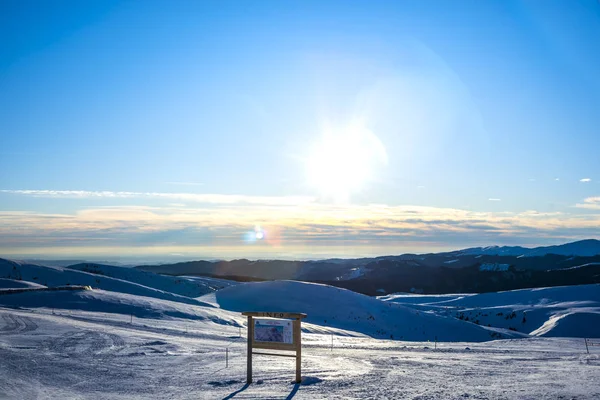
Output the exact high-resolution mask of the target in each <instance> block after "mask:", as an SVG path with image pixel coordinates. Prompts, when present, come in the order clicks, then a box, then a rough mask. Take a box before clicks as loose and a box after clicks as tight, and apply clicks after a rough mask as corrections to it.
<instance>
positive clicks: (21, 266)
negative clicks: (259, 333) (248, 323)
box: [0, 259, 208, 305]
mask: <svg viewBox="0 0 600 400" xmlns="http://www.w3.org/2000/svg"><path fill="white" fill-rule="evenodd" d="M113 268H120V267H113ZM109 270H110V268H109ZM129 271H130V269H128V268H122V273H123V274H124V275H127V274H128V273H129ZM113 272H114V271H113ZM138 272H139V271H138ZM132 276H133V275H130V276H129V278H130V279H131V278H132ZM124 277H127V276H124ZM0 278H7V279H13V280H19V281H27V282H32V283H37V284H40V285H44V286H49V287H52V286H65V285H88V286H91V287H93V288H99V289H104V290H109V291H113V292H118V293H127V294H133V295H138V296H146V297H153V298H157V299H163V300H171V301H177V302H181V303H188V304H197V305H200V304H201V303H200V302H198V300H195V299H193V298H191V297H187V296H182V295H179V294H175V293H171V292H169V291H166V290H161V289H156V288H154V287H149V286H144V285H142V284H140V283H137V282H132V281H128V280H125V279H118V278H113V277H110V276H106V275H98V274H92V273H89V272H84V271H79V270H76V269H71V268H64V267H49V266H42V265H35V264H27V263H20V262H16V261H10V260H5V259H0ZM135 278H139V276H136V277H135ZM151 281H152V282H153V283H152V284H153V285H154V286H156V287H160V286H161V285H163V284H164V279H163V277H162V276H160V275H154V277H152V279H151ZM173 286H174V285H169V288H172V287H173ZM207 292H208V291H207ZM205 293H206V292H205Z"/></svg>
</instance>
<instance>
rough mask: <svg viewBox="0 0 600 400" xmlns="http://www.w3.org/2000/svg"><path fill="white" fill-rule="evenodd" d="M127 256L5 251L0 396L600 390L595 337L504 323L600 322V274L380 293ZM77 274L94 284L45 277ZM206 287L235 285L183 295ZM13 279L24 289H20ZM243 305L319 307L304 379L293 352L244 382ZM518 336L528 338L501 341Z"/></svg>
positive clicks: (577, 327)
mask: <svg viewBox="0 0 600 400" xmlns="http://www.w3.org/2000/svg"><path fill="white" fill-rule="evenodd" d="M119 268H120V267H109V266H98V265H95V266H93V267H89V266H86V267H83V266H76V267H74V268H60V267H43V266H39V265H32V264H27V263H15V262H10V261H4V262H1V263H0V277H2V278H1V279H0V398H2V399H4V398H8V399H36V398H85V399H87V398H90V399H92V398H93V399H104V398H106V399H108V398H110V399H114V398H123V399H131V398H137V399H146V398H178V399H180V398H190V399H192V398H193V399H198V398H200V399H214V398H227V399H231V398H291V397H293V398H294V399H311V400H312V399H347V398H356V399H363V398H373V399H375V398H376V399H379V398H405V397H406V398H429V399H434V398H436V399H437V398H449V399H450V398H471V397H473V398H490V399H491V398H494V399H496V398H507V399H511V398H578V399H580V400H581V399H586V400H591V399H595V398H598V397H599V396H600V384H599V383H598V381H597V379H596V378H595V376H596V372H597V371H596V369H597V368H598V366H600V351H598V352H595V350H596V348H595V347H591V351H590V354H587V353H586V351H585V347H584V342H583V340H579V339H577V340H575V339H564V338H560V339H555V338H539V337H530V336H528V335H527V334H525V333H517V332H512V331H510V330H505V329H495V328H493V327H494V326H495V327H500V328H509V326H507V324H506V323H505V322H506V321H510V322H512V321H515V320H517V318H520V316H521V315H520V314H518V313H519V312H520V309H521V308H522V309H527V322H526V324H525V325H524V326H526V327H527V329H521V331H522V332H526V333H531V334H532V335H536V336H552V335H554V336H562V335H565V336H578V334H579V333H581V332H582V329H583V328H584V327H585V326H588V327H595V326H599V325H600V323H599V321H598V320H597V316H598V313H597V310H596V308H597V303H598V301H599V299H598V295H599V293H600V290H598V289H599V288H598V286H599V285H589V286H581V287H570V288H549V289H538V290H525V291H513V292H503V293H489V294H482V295H462V294H452V295H439V296H416V295H389V296H385V297H384V298H381V299H377V298H372V297H367V296H364V295H360V294H357V293H354V292H350V291H348V290H344V289H339V288H335V287H332V286H327V285H318V284H310V283H304V282H295V281H274V282H260V283H246V284H235V283H232V282H229V281H223V280H218V279H217V280H215V279H211V278H201V277H194V278H184V277H180V278H172V277H162V276H159V275H154V274H139V273H138V272H137V271H136V272H131V270H129V269H126V268H123V269H119ZM84 270H88V272H86V271H84ZM89 271H91V272H94V273H90V272H89ZM34 278H36V279H34ZM165 278H167V279H165ZM174 279H183V280H186V282H191V283H193V284H194V285H197V286H191V285H189V283H177V282H175V281H174ZM34 282H39V283H34ZM40 284H43V285H40ZM67 284H70V285H71V286H70V287H71V288H74V287H73V286H74V285H86V284H89V285H90V286H92V287H94V289H92V290H78V289H75V288H74V289H75V290H55V291H48V289H46V288H45V287H44V286H46V285H47V286H49V287H50V288H55V289H56V287H57V286H60V285H67ZM226 286H227V287H226ZM203 287H205V288H211V289H216V288H217V287H225V288H223V289H220V290H217V291H212V292H211V293H209V294H205V295H203V296H201V297H198V298H192V297H188V296H185V295H182V294H189V295H191V296H193V295H195V294H197V293H198V292H197V290H201V289H197V288H203ZM15 289H16V290H20V289H25V290H26V291H24V292H20V293H15V292H10V293H9V291H11V290H12V291H14V290H15ZM567 289H569V290H567ZM169 290H173V291H176V292H177V293H174V292H171V291H169ZM398 303H402V304H398ZM247 310H256V311H260V310H265V311H266V310H269V311H303V312H306V313H307V314H308V318H307V320H306V322H303V324H302V327H303V334H302V341H303V351H302V354H303V359H302V368H303V384H301V385H290V383H289V382H290V380H291V378H292V377H293V362H291V361H290V360H289V359H286V358H265V357H262V356H257V357H256V359H255V361H254V377H255V382H256V383H255V384H252V385H245V384H244V382H245V381H244V378H245V367H246V346H245V340H246V338H245V334H246V328H245V325H244V324H245V323H246V318H244V317H242V315H241V314H240V312H239V311H247ZM482 310H484V311H482ZM491 311H496V313H494V314H492V312H491ZM469 312H470V313H475V314H477V313H479V314H480V315H479V318H484V317H483V316H482V315H481V314H483V313H487V314H488V316H487V317H485V318H490V319H489V321H490V322H493V324H492V327H491V328H486V327H482V326H479V325H477V324H474V323H472V322H471V318H469V322H467V321H466V317H467V316H469V315H472V314H469ZM513 312H514V313H516V314H518V315H517V317H510V318H509V319H506V317H505V316H506V315H509V316H510V315H512V313H513ZM498 313H504V314H503V316H502V317H500V316H497V314H498ZM461 319H462V320H461ZM478 322H479V323H480V324H482V322H481V321H478ZM529 330H531V331H530V332H528V331H529ZM586 332H587V333H591V332H592V330H591V329H588V330H587V331H586ZM509 335H513V337H518V338H519V339H513V340H493V341H490V339H492V337H499V336H503V337H506V336H509ZM436 336H437V343H434V342H433V341H434V339H435V338H436ZM588 336H589V335H588ZM598 336H600V335H598ZM392 337H393V339H394V340H389V339H392ZM383 339H388V340H383ZM406 340H410V341H406ZM444 341H445V342H444ZM465 342H467V343H465ZM598 342H600V339H599V340H598ZM531 371H535V374H530V372H531Z"/></svg>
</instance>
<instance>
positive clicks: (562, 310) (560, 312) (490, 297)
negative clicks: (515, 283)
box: [379, 284, 600, 338]
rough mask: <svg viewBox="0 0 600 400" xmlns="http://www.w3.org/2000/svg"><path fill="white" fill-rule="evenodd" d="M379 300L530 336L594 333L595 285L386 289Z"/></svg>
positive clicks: (597, 324)
mask: <svg viewBox="0 0 600 400" xmlns="http://www.w3.org/2000/svg"><path fill="white" fill-rule="evenodd" d="M379 299H380V300H383V301H387V302H393V303H396V304H402V305H405V306H410V307H412V308H415V309H418V310H423V311H429V312H434V313H436V314H440V315H451V316H454V317H456V318H460V319H462V320H468V321H470V322H474V321H475V322H477V323H478V324H481V325H483V326H487V325H490V326H493V327H497V328H504V329H509V330H513V331H517V332H521V333H526V334H529V335H533V336H552V337H565V336H567V337H581V338H584V337H600V285H598V284H595V285H579V286H560V287H551V288H536V289H522V290H511V291H506V292H498V293H482V294H462V295H440V296H435V295H433V296H432V295H414V294H392V295H387V296H380V297H379Z"/></svg>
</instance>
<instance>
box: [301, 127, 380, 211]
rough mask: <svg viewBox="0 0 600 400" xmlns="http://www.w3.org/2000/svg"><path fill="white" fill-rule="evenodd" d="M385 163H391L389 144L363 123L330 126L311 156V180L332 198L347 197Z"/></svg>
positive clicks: (308, 173) (319, 190)
mask: <svg viewBox="0 0 600 400" xmlns="http://www.w3.org/2000/svg"><path fill="white" fill-rule="evenodd" d="M381 163H384V164H385V163H387V155H386V152H385V148H384V147H383V145H382V144H381V142H380V141H379V139H378V138H377V137H376V136H375V135H374V134H373V133H372V132H371V131H370V130H368V129H366V128H364V126H363V125H361V124H356V123H353V124H350V125H349V126H347V127H345V128H344V129H341V130H339V131H335V130H331V129H327V130H325V132H324V135H323V137H322V138H321V140H319V141H318V142H317V143H316V144H315V145H314V147H313V149H312V151H311V153H310V156H309V157H308V159H307V164H306V167H307V177H308V182H309V184H310V185H311V186H312V187H314V188H315V189H316V190H318V192H319V194H320V195H321V196H323V197H325V198H327V199H329V200H334V201H347V200H348V199H349V197H350V195H352V194H353V193H355V192H358V191H359V190H360V189H361V188H363V187H364V185H365V183H366V182H368V181H369V180H371V179H372V178H373V175H374V173H375V170H376V167H377V166H378V164H381Z"/></svg>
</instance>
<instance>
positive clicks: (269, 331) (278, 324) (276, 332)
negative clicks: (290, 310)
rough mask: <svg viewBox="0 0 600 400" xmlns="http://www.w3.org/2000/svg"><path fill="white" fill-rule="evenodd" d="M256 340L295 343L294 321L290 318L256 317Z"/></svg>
mask: <svg viewBox="0 0 600 400" xmlns="http://www.w3.org/2000/svg"><path fill="white" fill-rule="evenodd" d="M254 341H255V342H268V343H287V344H292V343H294V337H293V329H292V321H290V320H288V319H255V320H254Z"/></svg>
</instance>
